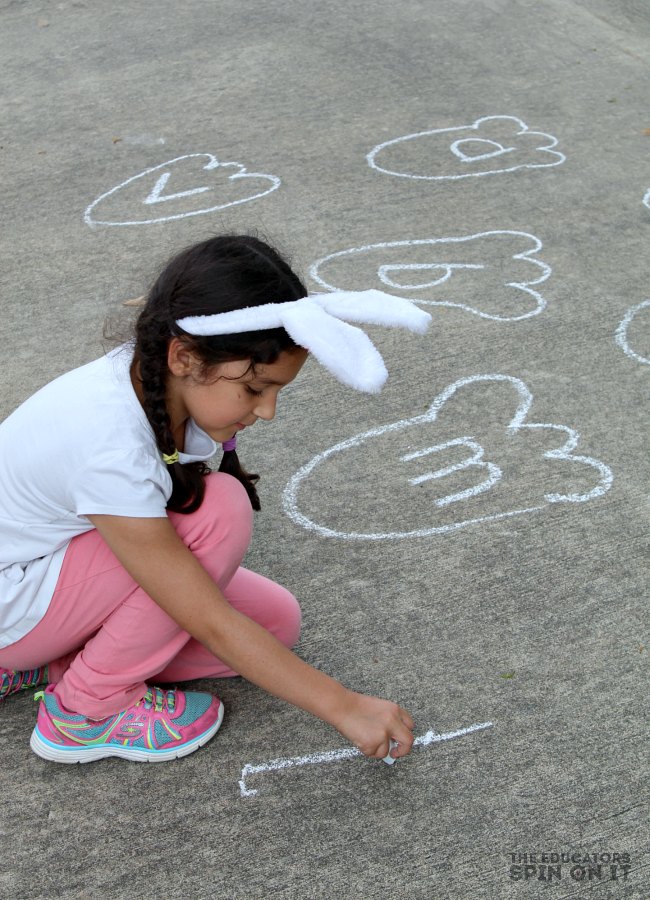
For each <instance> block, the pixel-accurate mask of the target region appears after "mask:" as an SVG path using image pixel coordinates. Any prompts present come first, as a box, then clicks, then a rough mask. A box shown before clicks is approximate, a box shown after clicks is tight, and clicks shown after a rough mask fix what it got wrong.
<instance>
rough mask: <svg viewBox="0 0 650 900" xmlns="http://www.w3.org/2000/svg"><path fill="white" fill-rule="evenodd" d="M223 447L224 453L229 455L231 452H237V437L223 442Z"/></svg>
mask: <svg viewBox="0 0 650 900" xmlns="http://www.w3.org/2000/svg"><path fill="white" fill-rule="evenodd" d="M221 446H222V447H223V452H224V453H227V452H228V451H229V450H235V449H236V447H237V435H234V436H233V437H231V438H230V440H228V441H222V442H221Z"/></svg>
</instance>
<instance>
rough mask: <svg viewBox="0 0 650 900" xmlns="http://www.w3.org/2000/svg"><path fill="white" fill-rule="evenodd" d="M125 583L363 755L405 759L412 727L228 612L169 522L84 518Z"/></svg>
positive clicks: (404, 716)
mask: <svg viewBox="0 0 650 900" xmlns="http://www.w3.org/2000/svg"><path fill="white" fill-rule="evenodd" d="M88 518H89V520H90V521H91V522H92V524H93V525H94V526H95V528H97V530H98V531H99V533H100V534H101V536H102V537H103V538H104V540H105V541H106V543H107V544H108V546H109V547H110V549H111V550H112V551H113V553H114V554H115V556H116V557H117V558H118V560H119V561H120V563H121V564H122V565H123V566H124V568H125V569H126V570H127V572H128V573H129V574H130V575H131V577H132V578H133V579H134V580H135V581H136V582H137V583H138V584H139V585H140V586H141V587H142V588H143V590H144V591H145V592H146V593H147V594H148V595H149V596H150V597H151V598H152V599H153V600H154V601H155V602H156V603H157V604H158V605H159V606H160V607H162V609H164V610H165V612H166V613H167V614H168V615H169V616H171V618H172V619H174V621H175V622H177V623H178V624H179V625H180V627H181V628H183V629H184V630H185V631H187V632H189V634H191V635H192V637H194V638H196V639H197V640H198V641H200V642H201V643H202V644H203V645H204V646H205V647H207V648H208V650H210V651H211V652H212V653H213V654H214V655H215V656H216V657H218V658H219V659H220V660H221V661H222V662H224V663H225V664H226V665H227V666H229V667H230V668H232V669H234V671H235V672H239V674H240V675H242V676H243V677H244V678H246V679H247V680H248V681H251V682H253V684H256V685H258V686H259V687H261V688H263V689H264V690H266V691H268V692H269V693H271V694H274V695H275V696H277V697H280V698H282V699H283V700H287V701H288V702H289V703H293V704H294V705H295V706H299V707H300V708H301V709H304V710H307V711H308V712H310V713H312V714H313V715H315V716H318V718H320V719H323V720H324V721H325V722H328V723H329V724H330V725H333V726H334V728H336V729H337V730H338V731H339V732H340V733H341V734H342V735H343V736H344V737H346V738H347V739H348V740H350V741H351V742H352V743H353V744H354V745H355V746H357V747H358V748H359V749H360V750H361V752H362V753H363V754H365V755H366V756H371V757H375V758H378V759H380V758H382V757H384V756H386V755H387V754H388V752H389V741H390V739H391V738H392V739H393V740H395V741H397V742H398V743H399V747H397V748H396V749H394V750H393V751H392V752H391V755H392V756H394V757H400V756H406V754H407V753H408V752H409V751H410V749H411V746H412V744H413V734H412V729H413V720H412V719H411V717H410V715H409V714H408V713H407V712H406V710H404V709H402V708H401V707H399V706H398V705H397V704H395V703H391V702H390V701H388V700H382V699H380V698H378V697H369V696H366V695H363V694H358V693H355V692H354V691H350V690H348V689H346V688H344V687H343V685H341V684H340V683H339V682H338V681H336V680H335V679H333V678H330V677H329V676H328V675H325V674H324V673H323V672H320V671H318V670H317V669H314V668H313V667H312V666H310V665H308V664H307V663H306V662H304V661H303V660H302V659H300V658H299V657H298V656H296V654H295V653H292V652H291V650H288V649H287V648H286V647H285V646H284V645H283V644H282V643H280V641H278V640H276V638H274V637H273V635H271V634H270V633H269V632H268V631H266V629H264V628H263V627H262V626H261V625H258V624H257V623H256V622H254V621H253V620H252V619H249V618H248V617H247V616H245V615H243V614H242V613H240V612H238V611H237V610H235V609H233V607H232V606H230V604H229V603H228V601H227V600H226V599H225V597H224V596H223V594H222V593H221V591H220V590H219V587H218V586H217V585H216V584H215V582H214V581H213V580H212V578H211V577H210V576H209V575H208V573H207V572H206V571H205V569H204V568H203V567H202V566H201V564H200V563H199V562H198V560H196V559H195V557H194V556H193V555H192V553H191V551H190V550H188V548H187V547H186V546H185V544H183V542H182V541H181V539H180V538H179V537H178V535H177V534H176V531H175V530H174V527H173V525H172V524H171V522H170V521H169V519H166V518H165V519H162V518H160V519H157V518H147V519H137V518H130V517H125V516H104V515H97V516H88Z"/></svg>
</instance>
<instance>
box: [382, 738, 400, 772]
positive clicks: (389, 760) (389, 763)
mask: <svg viewBox="0 0 650 900" xmlns="http://www.w3.org/2000/svg"><path fill="white" fill-rule="evenodd" d="M397 746H398V743H397V741H394V740H393V739H392V738H391V740H390V747H389V748H388V756H384V758H383V760H382V762H385V763H386V765H387V766H393V765H395V763H396V762H397V760H396V759H395V758H394V757H392V756H391V755H390V751H391V750H392V749H393V747H397Z"/></svg>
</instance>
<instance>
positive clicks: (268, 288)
mask: <svg viewBox="0 0 650 900" xmlns="http://www.w3.org/2000/svg"><path fill="white" fill-rule="evenodd" d="M306 295H307V290H306V288H305V286H304V285H303V284H302V282H301V281H300V279H299V278H298V277H297V275H295V274H294V272H293V271H292V270H291V268H290V267H289V265H288V263H287V262H286V261H285V260H284V259H283V258H282V257H281V256H280V254H279V253H278V252H277V251H276V250H275V249H273V248H272V247H271V246H270V245H269V244H267V243H265V242H264V241H261V240H259V239H258V238H256V237H252V236H249V235H220V236H217V237H213V238H209V239H208V240H205V241H202V242H201V243H199V244H195V245H193V246H191V247H188V248H187V249H185V250H183V251H182V252H181V253H179V254H178V255H176V256H174V257H173V259H171V260H170V262H169V263H168V264H167V266H166V267H165V268H164V269H163V271H162V272H161V274H160V275H159V276H158V278H157V279H156V281H155V283H154V285H153V287H152V288H151V290H150V291H149V294H148V295H147V298H146V303H145V306H144V309H143V310H142V312H141V313H140V315H139V317H138V320H137V322H136V326H135V353H134V363H135V364H136V365H137V367H138V369H136V371H139V378H140V380H141V384H142V392H143V395H144V404H143V405H144V411H145V413H146V416H147V419H148V420H149V423H150V425H151V427H152V429H153V432H154V435H155V437H156V443H157V444H158V449H159V450H160V452H161V453H164V454H170V455H171V454H173V453H174V451H175V449H176V447H175V442H174V437H173V435H172V432H171V421H170V418H169V413H168V411H167V403H166V394H167V378H168V374H169V370H168V366H167V348H168V345H169V341H170V340H171V338H172V337H174V336H176V337H180V338H182V339H183V341H184V343H186V345H187V346H188V348H189V349H190V350H191V351H192V352H193V353H194V355H195V356H196V357H198V358H199V359H200V360H201V362H202V364H203V372H204V374H205V375H206V377H209V370H210V368H212V367H213V366H215V365H217V364H218V363H224V362H231V361H233V360H240V359H241V360H248V359H249V360H250V361H251V366H252V368H253V370H254V367H255V365H256V364H263V365H268V364H270V363H274V362H275V361H276V360H277V359H278V357H279V355H280V353H282V352H283V351H285V350H289V351H290V350H292V349H295V347H296V345H295V343H294V342H293V340H292V339H291V338H290V337H289V335H288V334H287V332H286V331H285V330H284V328H273V329H269V330H266V331H251V332H245V333H242V334H232V335H219V336H216V335H215V336H210V337H196V336H194V335H188V334H187V333H186V332H184V331H183V330H182V329H181V328H179V327H178V325H177V324H176V320H177V319H181V318H183V317H184V316H201V315H211V314H214V313H220V312H229V311H230V310H234V309H241V308H242V307H248V306H260V305H261V304H264V303H282V302H285V301H288V300H298V299H300V298H301V297H305V296H306ZM219 471H221V472H228V473H229V474H231V475H234V476H235V477H236V478H238V479H239V480H240V481H241V482H242V484H243V485H244V487H245V488H246V490H247V492H248V496H249V497H250V501H251V505H252V506H253V509H259V508H260V502H259V498H258V496H257V491H256V489H255V482H256V481H257V480H258V477H259V476H257V475H251V474H249V473H247V472H245V471H244V470H243V469H242V467H241V465H240V463H239V459H238V457H237V453H236V451H235V450H231V451H228V452H225V453H224V455H223V459H222V460H221V465H220V466H219ZM209 472H210V469H209V468H208V466H207V465H205V464H204V463H186V464H185V465H181V464H180V463H174V464H172V465H170V466H169V473H170V475H171V477H172V482H173V490H172V495H171V497H170V499H169V502H168V504H167V508H168V509H171V510H175V511H177V512H182V513H190V512H194V510H196V509H198V507H199V506H200V505H201V503H202V501H203V495H204V492H205V484H204V478H205V476H206V475H207V474H208V473H209Z"/></svg>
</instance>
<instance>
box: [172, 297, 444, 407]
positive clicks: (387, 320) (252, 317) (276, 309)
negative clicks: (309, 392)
mask: <svg viewBox="0 0 650 900" xmlns="http://www.w3.org/2000/svg"><path fill="white" fill-rule="evenodd" d="M430 321H431V316H430V315H429V313H426V312H424V310H422V309H420V308H419V307H417V306H416V305H415V303H413V301H411V300H406V299H405V298H404V297H394V296H392V295H391V294H385V293H383V292H382V291H374V290H371V291H333V292H332V293H331V294H312V295H311V296H309V297H303V298H302V299H300V300H289V301H287V302H286V303H265V304H263V305H262V306H252V307H244V308H243V309H233V310H231V311H229V312H224V313H215V314H214V315H205V316H187V317H185V318H182V319H178V320H177V322H176V324H177V325H178V326H179V328H182V329H183V331H185V332H186V333H187V334H195V335H217V334H242V333H245V332H247V331H264V330H266V329H269V328H284V329H285V331H286V332H287V333H288V334H289V335H290V337H291V338H292V339H293V341H294V342H295V343H296V344H298V346H299V347H304V348H305V349H306V350H309V352H310V353H312V354H313V355H314V356H315V357H316V359H317V360H318V361H319V362H320V363H322V364H323V365H324V366H325V368H327V369H329V371H330V372H331V373H332V374H333V375H334V376H335V377H336V378H338V379H339V381H342V382H343V383H344V384H348V385H350V387H353V388H355V389H356V390H358V391H368V392H370V393H376V392H377V391H380V390H381V387H382V385H383V383H384V382H385V381H386V378H387V377H388V372H387V371H386V366H385V365H384V361H383V359H382V358H381V355H380V354H379V351H378V350H377V348H376V347H375V345H374V344H373V343H372V341H371V340H370V338H369V337H368V335H367V334H366V333H365V332H364V331H363V330H362V329H361V328H357V327H356V326H355V325H350V324H349V323H350V322H357V323H362V324H365V325H386V326H389V327H396V328H407V329H408V330H409V331H415V332H418V333H419V334H422V333H423V332H425V331H426V330H427V327H428V325H429V322H430Z"/></svg>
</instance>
